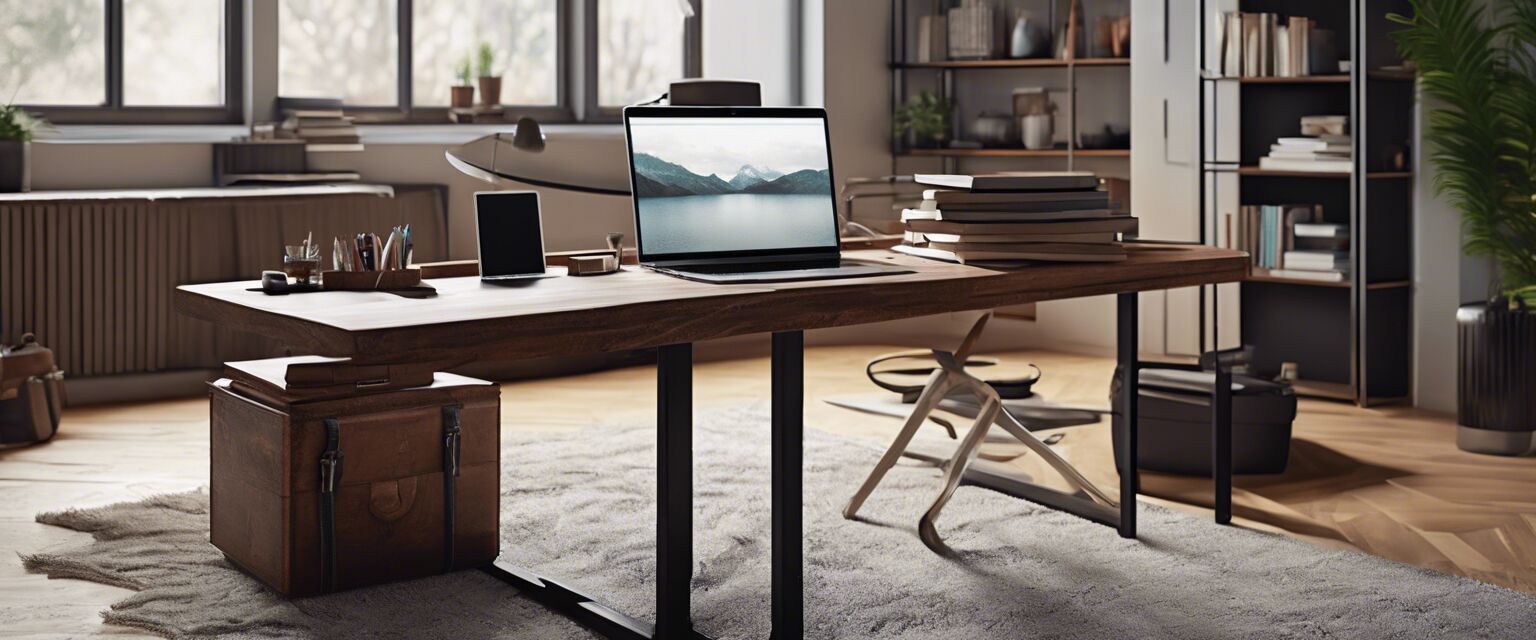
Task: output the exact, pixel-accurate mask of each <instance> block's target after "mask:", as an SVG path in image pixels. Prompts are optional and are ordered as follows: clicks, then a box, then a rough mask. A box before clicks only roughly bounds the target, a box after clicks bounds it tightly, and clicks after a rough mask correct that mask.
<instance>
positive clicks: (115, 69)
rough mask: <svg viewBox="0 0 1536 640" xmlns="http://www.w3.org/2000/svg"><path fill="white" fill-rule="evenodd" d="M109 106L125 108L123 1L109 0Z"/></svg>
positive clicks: (106, 8) (107, 9) (107, 8)
mask: <svg viewBox="0 0 1536 640" xmlns="http://www.w3.org/2000/svg"><path fill="white" fill-rule="evenodd" d="M105 10H106V12H107V37H106V38H105V39H106V41H107V104H106V106H107V107H108V108H112V109H116V108H120V107H122V106H123V0H107V2H106V7H105Z"/></svg>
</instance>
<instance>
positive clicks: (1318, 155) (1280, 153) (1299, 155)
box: [1269, 149, 1351, 160]
mask: <svg viewBox="0 0 1536 640" xmlns="http://www.w3.org/2000/svg"><path fill="white" fill-rule="evenodd" d="M1269 157H1271V158H1276V159H1280V160H1348V159H1349V158H1350V157H1351V156H1350V155H1349V152H1348V151H1344V152H1337V151H1293V150H1290V149H1270V150H1269Z"/></svg>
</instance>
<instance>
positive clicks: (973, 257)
mask: <svg viewBox="0 0 1536 640" xmlns="http://www.w3.org/2000/svg"><path fill="white" fill-rule="evenodd" d="M891 250H892V251H895V252H897V253H905V254H907V255H912V256H918V257H921V258H932V259H935V260H944V261H946V262H958V263H960V264H978V263H980V264H989V263H991V264H1000V265H1014V264H1023V263H1026V262H1029V261H1032V260H1041V261H1054V262H1124V261H1125V257H1126V254H1125V252H1124V251H1123V250H1122V251H1121V252H1120V253H1115V254H1108V253H1106V254H1084V253H1065V254H1063V253H1045V252H1040V253H1036V252H1022V253H1021V252H993V251H960V252H954V251H944V250H942V249H935V248H933V247H915V246H912V245H908V244H898V245H896V246H894V247H891Z"/></svg>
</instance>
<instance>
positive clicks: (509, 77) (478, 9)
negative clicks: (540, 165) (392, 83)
mask: <svg viewBox="0 0 1536 640" xmlns="http://www.w3.org/2000/svg"><path fill="white" fill-rule="evenodd" d="M413 5H414V6H413V9H412V12H413V13H412V16H413V17H412V20H411V22H412V25H411V41H412V42H411V83H412V84H411V87H412V92H411V95H412V97H413V102H414V104H415V105H416V106H427V107H446V106H448V102H449V89H448V88H449V87H451V86H453V85H455V84H458V80H457V79H456V78H455V75H456V71H457V68H458V67H459V65H461V64H468V65H470V76H471V78H470V81H469V82H470V84H475V80H474V76H476V75H477V74H478V73H479V70H478V69H475V68H474V67H475V66H476V64H477V61H476V57H477V55H476V54H477V53H478V51H477V50H478V49H479V46H480V43H485V44H487V45H490V47H491V50H492V51H493V52H494V54H495V57H494V63H493V64H492V69H493V70H494V71H495V72H496V73H500V74H501V76H502V85H501V100H502V102H504V103H506V104H514V105H538V106H554V105H558V104H560V61H559V46H560V33H559V32H560V20H559V13H560V11H559V9H560V7H559V0H458V1H456V2H443V1H441V0H438V1H436V2H430V1H429V2H415V3H413Z"/></svg>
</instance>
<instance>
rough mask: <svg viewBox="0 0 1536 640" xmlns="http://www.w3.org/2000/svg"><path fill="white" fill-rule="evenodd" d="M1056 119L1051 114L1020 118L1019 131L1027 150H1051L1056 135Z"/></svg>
mask: <svg viewBox="0 0 1536 640" xmlns="http://www.w3.org/2000/svg"><path fill="white" fill-rule="evenodd" d="M1055 120H1056V119H1055V117H1053V116H1052V115H1051V114H1049V113H1037V114H1034V115H1028V116H1023V117H1021V118H1019V130H1020V132H1021V134H1022V135H1021V136H1020V137H1021V138H1022V139H1023V142H1024V148H1025V149H1033V150H1039V149H1049V148H1051V146H1053V144H1054V141H1053V139H1052V138H1053V137H1054V136H1055V134H1056V123H1055Z"/></svg>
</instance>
